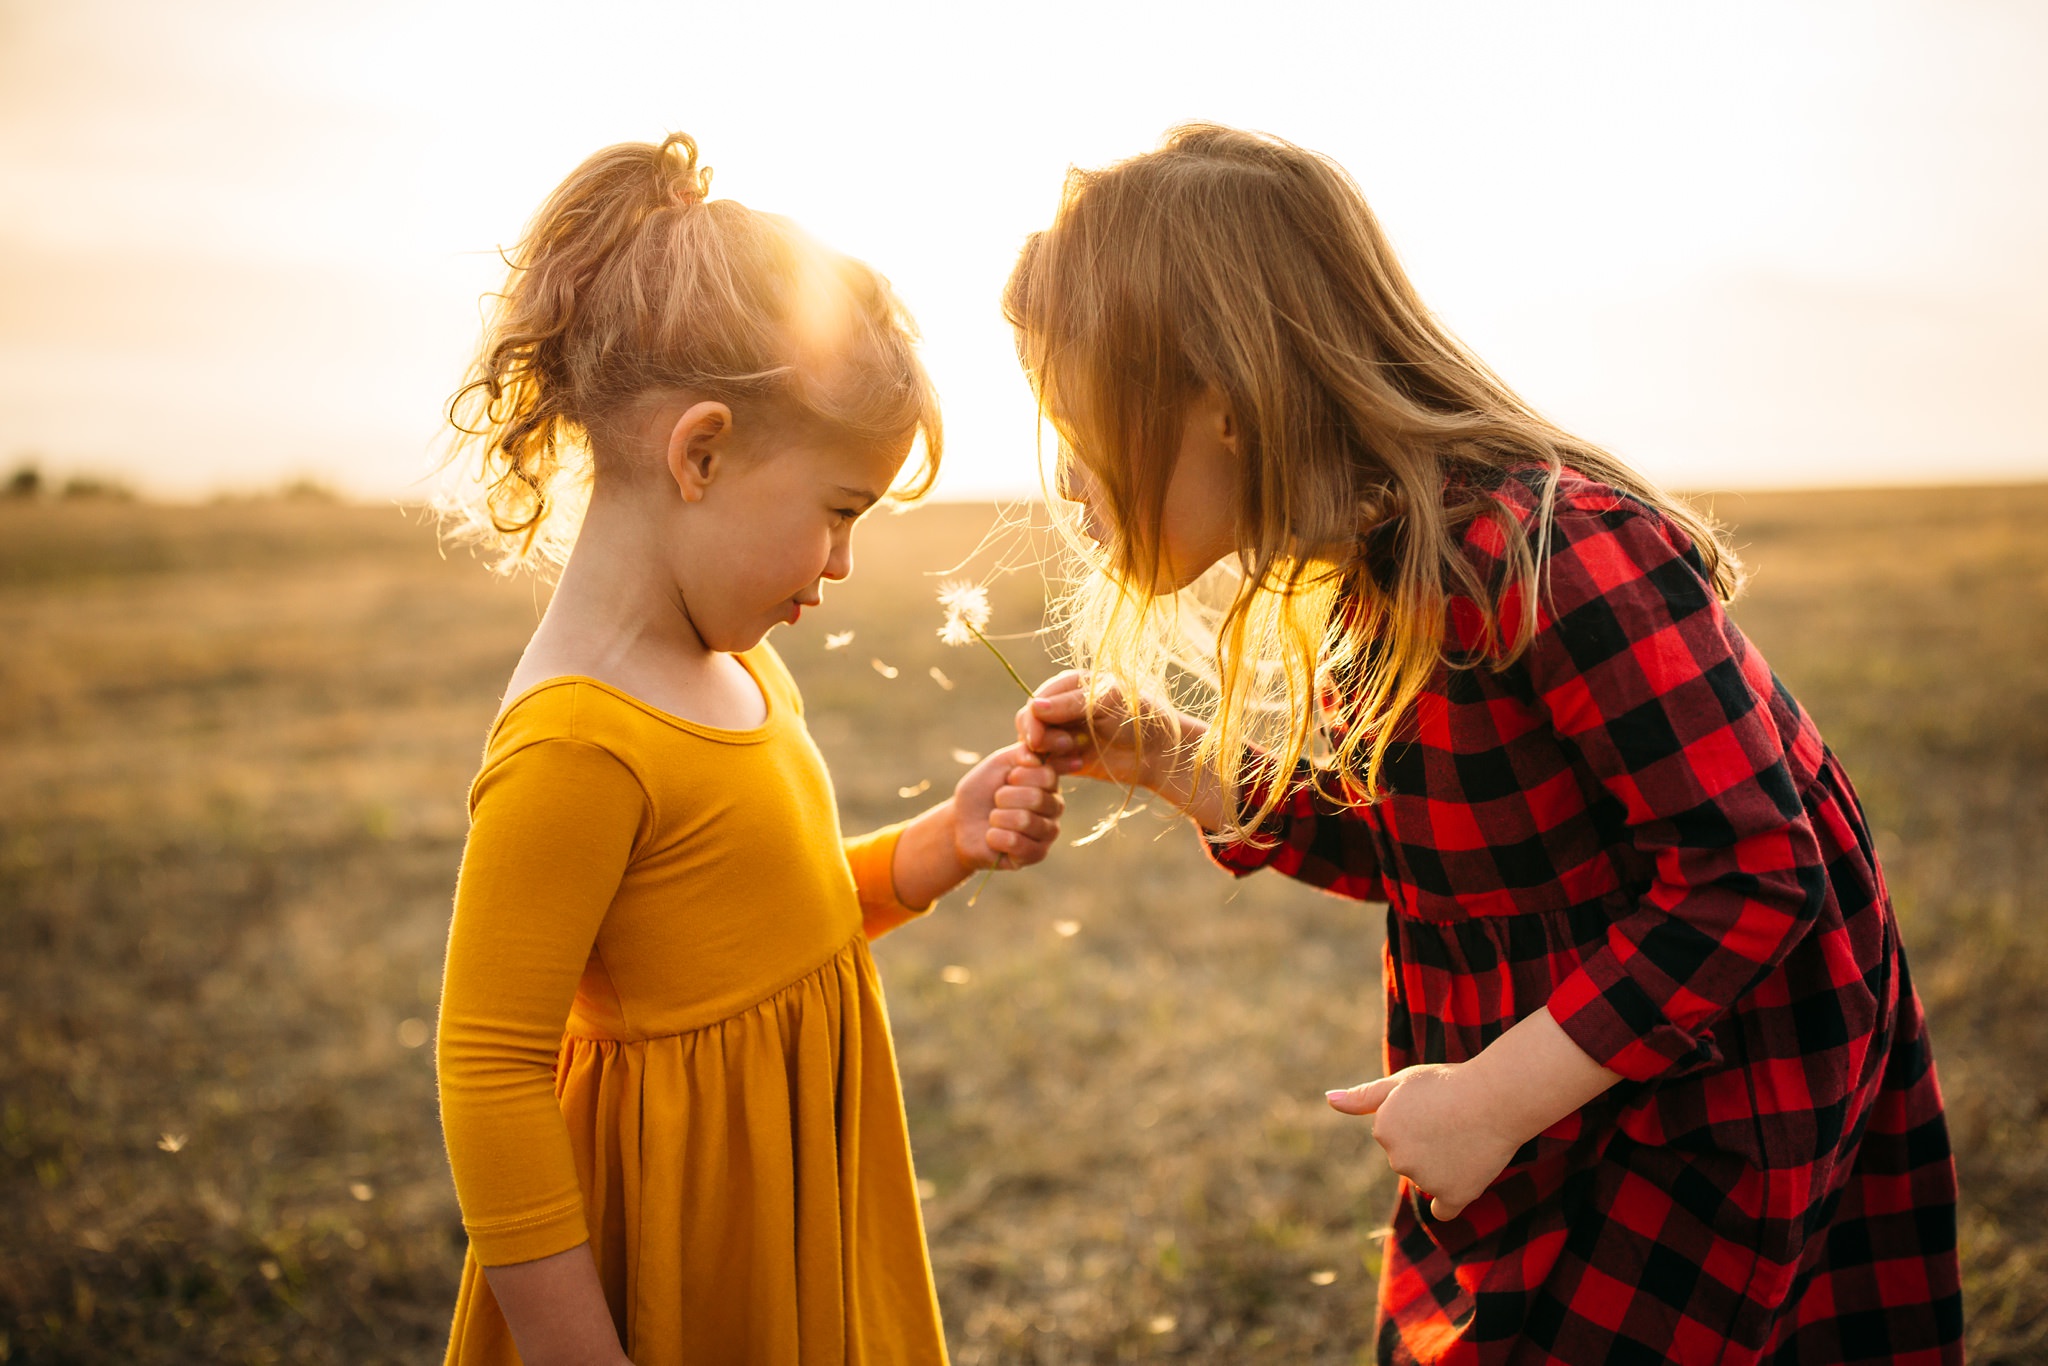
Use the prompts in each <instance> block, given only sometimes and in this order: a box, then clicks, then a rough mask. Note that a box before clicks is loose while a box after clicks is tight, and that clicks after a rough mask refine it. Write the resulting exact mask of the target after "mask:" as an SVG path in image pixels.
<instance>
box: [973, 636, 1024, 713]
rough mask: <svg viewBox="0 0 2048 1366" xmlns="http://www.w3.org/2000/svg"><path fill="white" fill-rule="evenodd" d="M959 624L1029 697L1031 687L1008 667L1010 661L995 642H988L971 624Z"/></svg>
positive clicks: (1014, 670)
mask: <svg viewBox="0 0 2048 1366" xmlns="http://www.w3.org/2000/svg"><path fill="white" fill-rule="evenodd" d="M960 624H961V625H962V626H965V627H966V628H967V629H968V630H969V631H971V632H973V633H974V638H975V639H976V640H978V641H980V642H981V643H982V644H984V645H986V646H988V652H989V653H990V654H992V655H994V656H995V657H996V663H998V664H1000V665H1002V666H1003V672H1004V673H1007V674H1008V675H1009V676H1010V679H1011V681H1012V682H1014V683H1015V684H1016V685H1017V686H1018V688H1020V689H1021V690H1022V691H1023V693H1024V695H1025V696H1026V697H1029V696H1031V685H1030V684H1029V683H1026V682H1025V681H1024V680H1023V678H1022V677H1021V676H1020V675H1019V674H1018V673H1017V671H1016V669H1014V668H1012V667H1011V666H1010V661H1009V660H1008V659H1006V658H1004V657H1003V652H1002V651H1001V650H998V649H997V648H996V645H995V642H994V641H992V640H990V639H989V638H988V637H987V636H985V635H983V634H982V633H981V628H980V627H978V626H976V625H975V624H974V623H973V622H971V621H962V622H961V623H960Z"/></svg>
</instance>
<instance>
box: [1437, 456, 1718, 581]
mask: <svg viewBox="0 0 2048 1366" xmlns="http://www.w3.org/2000/svg"><path fill="white" fill-rule="evenodd" d="M1550 480H1551V470H1550V467H1549V466H1547V465H1540V464H1528V465H1518V466H1515V467H1513V468H1510V469H1508V470H1506V471H1504V472H1503V473H1502V475H1501V477H1500V478H1499V480H1498V482H1496V483H1493V484H1491V485H1490V486H1489V487H1487V489H1486V491H1485V492H1486V496H1487V503H1488V510H1491V511H1494V512H1495V513H1496V515H1493V516H1486V515H1481V516H1475V517H1473V518H1472V519H1471V520H1470V521H1469V522H1468V523H1467V524H1466V526H1465V528H1464V532H1463V535H1462V541H1463V548H1464V550H1465V553H1466V554H1467V555H1468V556H1471V557H1473V558H1475V559H1479V560H1483V561H1497V560H1499V559H1501V558H1502V557H1503V556H1504V555H1505V554H1506V551H1507V547H1508V532H1507V527H1506V525H1505V524H1504V521H1503V517H1504V518H1505V519H1506V522H1509V523H1512V524H1513V525H1514V526H1516V527H1518V528H1519V529H1520V530H1521V532H1522V533H1523V534H1524V535H1525V536H1528V537H1530V538H1531V539H1532V541H1533V540H1538V539H1540V540H1542V541H1543V542H1544V543H1545V545H1546V547H1547V549H1548V552H1549V558H1550V559H1551V560H1552V561H1556V560H1557V559H1558V558H1559V557H1560V556H1561V555H1563V554H1565V552H1568V551H1571V550H1573V549H1574V548H1580V547H1582V548H1584V549H1585V550H1587V551H1591V552H1592V553H1594V554H1596V555H1599V554H1601V553H1602V552H1603V551H1605V552H1614V551H1623V550H1624V549H1625V548H1626V547H1628V546H1629V545H1631V544H1632V543H1638V542H1640V544H1638V545H1634V552H1635V554H1637V555H1638V556H1640V555H1641V554H1642V553H1643V552H1644V551H1645V550H1649V551H1650V552H1651V553H1652V554H1653V556H1654V557H1655V558H1657V559H1660V560H1661V559H1663V558H1666V557H1668V556H1670V555H1673V554H1683V553H1684V552H1685V550H1686V549H1688V548H1690V546H1691V538H1690V537H1689V536H1687V535H1686V533H1685V532H1684V531H1683V529H1681V528H1679V527H1676V526H1674V525H1673V524H1672V523H1671V521H1670V519H1669V518H1667V517H1666V516H1664V514H1663V513H1661V512H1660V511H1658V510H1657V509H1656V508H1654V507H1652V506H1651V505H1649V504H1648V503H1645V502H1642V501H1641V500H1640V499H1638V498H1636V497H1634V496H1633V495H1631V494H1629V493H1627V492H1625V491H1623V490H1621V489H1618V488H1616V487H1614V485H1612V484H1608V483H1605V482H1603V481H1601V480H1599V479H1595V478H1592V477H1590V476H1588V475H1585V474H1581V473H1580V472H1579V471H1577V470H1575V469H1573V468H1571V467H1570V466H1569V465H1567V466H1565V467H1564V468H1562V469H1560V470H1558V471H1557V473H1556V481H1557V482H1556V487H1555V490H1554V491H1552V492H1551V494H1550V500H1549V508H1548V514H1547V520H1548V523H1549V525H1548V528H1547V530H1548V533H1549V534H1548V535H1547V536H1543V535H1542V534H1541V533H1542V532H1543V531H1544V530H1545V527H1544V526H1543V522H1544V520H1545V516H1546V514H1545V507H1544V494H1545V490H1546V487H1547V486H1548V485H1549V483H1550ZM1617 538H1618V539H1617Z"/></svg>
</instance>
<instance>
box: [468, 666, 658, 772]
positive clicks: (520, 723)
mask: <svg viewBox="0 0 2048 1366" xmlns="http://www.w3.org/2000/svg"><path fill="white" fill-rule="evenodd" d="M628 703H629V699H627V698H626V697H625V696H624V695H623V694H621V693H620V692H619V691H618V690H617V689H616V688H612V687H610V686H608V685H606V684H604V683H600V682H598V681H597V680H596V679H593V678H586V677H583V676H581V675H573V674H565V675H562V676H560V677H557V678H549V679H545V680H543V681H541V682H539V683H536V684H534V685H533V686H532V687H530V688H527V689H525V690H524V691H522V692H520V693H519V694H518V695H516V696H514V697H513V698H511V699H510V700H508V701H507V702H506V703H505V706H504V709H503V710H502V711H500V712H499V713H498V718H497V720H496V721H494V722H493V723H492V724H491V730H490V734H489V735H488V736H487V737H486V739H485V741H484V759H485V762H486V763H494V762H497V761H500V760H502V759H505V758H508V757H510V756H511V755H513V754H516V753H517V752H519V751H520V750H523V749H528V748H531V747H532V746H534V745H538V744H545V743H547V742H548V741H552V740H563V741H572V742H577V743H581V744H586V745H592V746H595V747H596V748H599V749H604V750H611V751H618V752H619V753H618V756H617V757H619V758H621V759H622V760H623V758H624V757H625V754H624V752H623V751H627V750H630V749H631V748H632V746H631V744H630V740H629V733H630V726H629V725H628V724H627V721H628V718H627V717H626V716H624V715H622V714H621V713H622V712H626V711H628V710H629V707H628Z"/></svg>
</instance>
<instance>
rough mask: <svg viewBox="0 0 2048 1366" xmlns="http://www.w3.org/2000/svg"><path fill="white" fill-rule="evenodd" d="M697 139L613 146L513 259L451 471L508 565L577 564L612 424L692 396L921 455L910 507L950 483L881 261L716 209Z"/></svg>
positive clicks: (760, 218)
mask: <svg viewBox="0 0 2048 1366" xmlns="http://www.w3.org/2000/svg"><path fill="white" fill-rule="evenodd" d="M710 186H711V172H710V169H709V168H708V167H705V166H702V165H700V164H699V161H698V155H697V144H696V142H695V141H694V140H693V139H691V138H690V137H689V136H688V135H687V134H683V133H671V134H670V135H669V136H668V137H667V138H665V139H664V140H663V141H661V142H660V143H643V142H628V143H620V144H618V145H616V146H613V147H607V148H605V149H604V150H603V151H601V152H598V153H597V154H595V155H594V156H592V157H590V158H589V159H588V160H586V161H585V162H584V163H583V164H582V165H580V166H578V167H577V168H576V169H575V170H574V171H573V172H571V173H570V175H569V177H568V179H566V180H564V181H563V182H562V183H561V185H560V186H558V187H557V188H556V189H555V191H554V193H553V194H551V195H549V196H548V198H547V201H546V202H545V203H543V204H542V205H541V207H540V211H539V212H538V213H536V214H535V215H534V217H533V221H532V222H531V223H529V224H528V225H527V227H526V230H525V232H524V233H523V234H522V235H521V237H520V239H519V243H518V245H517V246H516V247H514V248H513V249H512V250H511V251H510V252H509V253H506V264H507V266H508V267H509V272H508V275H507V278H506V282H505V286H504V289H503V290H502V291H500V292H499V293H498V294H496V295H495V296H491V297H492V298H493V299H494V300H495V306H494V307H493V309H492V311H491V314H490V317H489V319H488V321H487V323H486V325H485V328H484V334H483V339H482V341H481V343H480V344H479V346H478V350H477V356H476V360H475V362H474V363H473V364H472V365H471V367H470V372H469V375H468V377H467V381H466V382H465V383H464V384H463V386H462V387H461V388H460V389H458V390H457V391H456V392H455V394H454V396H453V397H452V398H451V399H450V400H449V402H448V420H449V422H450V423H451V425H453V427H454V428H455V430H456V432H457V433H458V435H457V438H456V440H455V442H454V444H453V447H452V449H451V450H450V452H449V455H448V459H447V462H446V463H447V464H449V465H458V464H461V463H464V462H466V461H470V460H473V461H474V462H475V464H476V471H475V472H476V474H477V476H478V488H477V489H476V490H475V491H473V492H472V493H471V495H470V496H468V497H467V498H460V499H455V500H452V501H451V502H450V503H449V504H447V505H445V506H444V509H443V510H444V512H446V513H448V514H450V516H451V519H452V520H453V521H454V522H455V523H456V524H457V530H458V532H460V533H467V534H469V535H471V536H473V537H475V538H476V539H478V540H480V541H482V542H484V543H485V544H487V545H489V546H491V547H493V548H494V549H496V550H497V551H499V552H500V559H499V565H500V567H501V568H508V569H509V568H514V567H519V566H529V567H541V568H553V567H558V566H559V565H560V564H562V563H563V562H564V561H565V560H566V559H567V556H568V551H569V549H570V547H571V545H572V544H573V542H574V539H575V533H576V527H577V525H578V523H579V522H580V515H579V513H578V506H579V503H580V500H581V499H583V498H584V497H586V496H587V494H588V489H589V482H590V480H591V479H592V477H594V475H595V474H596V472H597V470H598V469H599V468H600V467H601V466H602V465H603V464H604V463H605V462H606V461H607V460H608V459H609V458H610V455H609V451H610V448H611V447H612V446H613V445H614V444H615V443H614V441H613V439H612V438H613V429H614V424H615V422H616V419H617V418H618V417H619V416H620V415H621V414H622V412H623V411H624V410H625V409H626V408H627V405H629V404H631V403H633V402H635V401H636V400H639V399H642V398H644V397H646V396H648V395H651V394H658V393H664V392H678V393H685V394H688V395H691V396H692V397H695V398H700V399H702V398H710V399H718V400H721V401H724V402H726V403H729V404H731V405H732V406H733V407H734V409H735V411H749V410H751V411H757V412H761V413H763V414H772V415H775V416H778V417H796V418H799V419H803V420H808V421H810V422H813V423H817V424H822V425H823V426H824V427H825V428H827V429H828V430H830V431H832V432H833V433H835V434H836V435H838V436H840V437H842V438H844V439H847V440H850V441H854V442H859V443H862V444H870V443H874V444H889V445H893V446H898V447H900V446H903V445H908V444H911V443H912V442H915V443H916V445H917V446H919V447H920V448H921V451H922V455H921V458H920V459H919V460H918V461H917V462H916V463H915V464H914V465H913V466H912V467H911V470H910V472H909V475H908V476H907V478H905V479H902V480H899V482H898V486H897V488H896V490H895V491H894V497H896V498H897V499H898V500H899V501H914V500H915V499H917V498H920V497H922V496H923V495H924V494H925V493H926V492H928V491H929V490H930V488H931V485H932V482H933V480H934V479H936V477H937V475H938V468H939V457H940V454H941V449H942V437H941V428H940V421H939V406H938V397H937V394H936V392H935V391H934V389H933V387H932V383H931V379H930V377H929V376H928V375H927V374H926V373H925V369H924V365H923V363H922V361H921V360H920V359H919V357H918V354H917V345H916V343H917V331H916V326H915V324H914V323H913V322H912V320H911V318H910V315H909V313H908V312H907V311H906V310H905V309H904V307H903V305H902V303H901V302H900V301H899V300H898V299H897V298H896V295H895V293H894V292H893V291H892V290H891V289H890V287H889V282H888V281H887V280H886V279H885V278H884V277H883V276H882V275H881V274H879V273H878V272H877V271H875V270H874V269H873V268H872V267H870V266H868V265H866V264H864V263H862V262H860V261H856V260H854V259H852V258H851V257H848V256H844V255H842V254H840V253H838V252H835V251H832V250H830V249H829V248H827V247H824V246H822V245H821V244H819V243H818V242H817V241H816V240H814V239H813V238H811V237H810V236H809V235H808V234H806V233H805V232H804V231H803V230H802V229H800V228H798V227H797V226H796V224H794V223H793V222H791V221H790V220H788V219H786V218H783V217H780V216H778V215H775V214H768V213H761V212H759V211H757V210H754V209H750V208H748V207H746V206H745V205H743V204H740V203H738V202H736V201H734V200H730V199H711V198H709V197H708V195H709V191H710Z"/></svg>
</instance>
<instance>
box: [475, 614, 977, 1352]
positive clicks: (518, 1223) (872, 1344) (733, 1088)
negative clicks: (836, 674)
mask: <svg viewBox="0 0 2048 1366" xmlns="http://www.w3.org/2000/svg"><path fill="white" fill-rule="evenodd" d="M742 662H744V663H745V664H746V665H747V666H748V668H749V670H750V671H751V672H752V673H753V674H754V676H755V678H756V680H757V681H758V682H759V683H760V684H761V688H762V692H763V695H764V697H765V698H766V700H767V702H768V717H767V719H766V721H764V722H763V724H762V725H761V726H759V727H757V728H755V729H753V730H749V731H728V730H718V729H715V728H710V727H703V726H698V725H695V724H693V723H691V722H688V721H685V720H683V719H681V718H678V717H673V716H669V715H667V714H666V713H663V712H660V711H657V710H655V709H653V708H651V707H648V706H647V705H646V704H644V703H641V702H639V701H637V700H636V699H633V698H631V697H629V696H628V695H626V694H624V693H621V692H619V691H617V690H616V689H613V688H610V687H608V686H607V685H604V684H602V683H599V682H597V681H595V680H592V679H584V678H573V679H557V680H552V681H550V682H549V683H545V684H542V685H540V686H539V687H537V688H535V689H532V690H529V691H528V692H527V693H525V694H523V695H522V696H521V697H519V698H518V699H515V700H514V702H513V703H512V704H511V705H509V706H508V707H507V708H506V710H505V712H504V713H503V714H502V715H501V717H500V719H499V721H498V724H497V725H496V726H495V727H494V728H493V730H492V733H491V737H490V740H489V742H488V743H487V746H486V750H485V757H484V763H483V767H482V770H481V772H480V773H479V775H478V778H477V781H476V784H475V785H474V786H473V787H472V789H471V796H470V808H471V830H470V839H469V843H468V846H467V848H466V849H465V852H464V855H463V869H462V876H461V880H460V882H459V884H458V888H457V894H456V909H455V917H454V923H453V926H452V928H451V931H450V938H449V954H448V968H447V976H446V982H445V985H444V989H443V997H442V1013H441V1025H440V1038H439V1048H438V1053H439V1061H440V1069H441V1089H442V1123H443V1129H444V1132H445V1135H446V1138H447V1142H448V1152H449V1159H450V1165H451V1167H452V1168H453V1171H454V1175H455V1182H456V1190H457V1194H458V1196H459V1198H460V1200H461V1204H462V1211H463V1222H464V1225H465V1227H466V1228H467V1230H468V1232H469V1236H470V1248H469V1253H468V1256H467V1260H466V1263H465V1266H464V1269H463V1278H462V1289H461V1293H460V1297H459V1299H458V1301H457V1304H456V1310H455V1321H454V1326H453V1329H452V1332H451V1335H450V1341H449V1346H448V1357H447V1359H448V1361H449V1362H450V1363H456V1364H458V1366H486V1364H487V1363H512V1362H517V1361H518V1360H519V1357H518V1352H517V1350H516V1348H515V1347H514V1345H513V1343H512V1340H511V1335H510V1333H509V1331H508V1329H507V1328H506V1326H505V1320H504V1318H503V1316H502V1315H501V1314H500V1312H499V1310H498V1306H497V1303H496V1301H495V1300H494V1298H493V1296H492V1292H491V1288H490V1285H489V1282H488V1281H487V1280H486V1279H485V1277H484V1274H483V1269H484V1268H485V1267H486V1266H495V1265H503V1264H509V1263H515V1262H523V1261H529V1260H533V1259H535V1258H538V1257H545V1256H549V1255H552V1254H554V1253H557V1252H562V1251H566V1250H568V1249H571V1248H574V1247H576V1246H577V1245H578V1244H580V1243H582V1242H584V1241H586V1240H587V1241H588V1242H589V1244H590V1249H591V1252H592V1255H593V1256H594V1257H595V1259H596V1262H597V1267H598V1274H599V1279H600V1281H601V1283H602V1284H603V1286H604V1290H605V1294H606V1296H607V1298H608V1300H609V1302H610V1307H611V1312H612V1318H613V1322H614V1323H615V1324H616V1325H617V1327H618V1330H619V1334H620V1340H621V1342H622V1343H623V1344H624V1346H625V1348H626V1352H627V1355H628V1356H629V1357H631V1358H632V1360H633V1361H634V1362H635V1363H636V1366H681V1363H690V1364H691V1366H699V1364H700V1363H702V1364H705V1366H724V1364H725V1363H732V1364H733V1366H741V1364H742V1363H744V1364H746V1366H755V1364H756V1363H758V1364H760V1366H770V1364H773V1366H782V1364H783V1363H788V1364H789V1366H798V1364H799V1363H801V1364H802V1366H811V1364H812V1363H817V1364H818V1366H824V1363H885V1362H886V1363H897V1362H902V1363H923V1362H943V1361H944V1360H945V1343H944V1337H943V1334H942V1332H941V1330H940V1326H939V1315H938V1305H937V1299H936V1296H935V1295H934V1293H933V1287H932V1277H931V1269H930V1264H929V1260H928V1258H927V1255H926V1252H925V1242H924V1228H923V1223H922V1219H921V1217H920V1214H919V1210H918V1197H917V1182H916V1177H915V1174H914V1172H913V1170H912V1166H911V1160H910V1145H909V1138H908V1133H907V1130H906V1127H905V1123H904V1115H903V1102H902V1095H901V1090H900V1087H899V1086H898V1083H897V1077H896V1064H895V1055H894V1051H893V1048H892V1045H891V1042H890V1038H889V1025H888V1019H887V1016H886V1013H885V1010H884V1005H883V999H882V992H881V987H880V983H879V980H878V978H877V976H876V973H875V967H874V962H873V959H872V958H871V957H870V956H869V953H868V941H869V940H870V939H871V938H872V937H874V936H875V935H878V934H880V933H882V932H884V931H886V930H887V929H890V928H893V927H894V926H895V925H897V924H900V923H902V922H903V921H905V920H908V919H910V918H911V917H913V916H914V915H917V914H919V912H918V911H915V910H913V909H911V908H909V907H906V906H904V905H902V904H901V903H900V902H899V901H898V900H897V898H896V896H895V893H894V889H893V885H892V883H891V880H890V876H889V868H890V860H891V857H892V855H893V852H894V845H895V836H896V833H897V832H896V831H895V830H894V829H893V828H892V829H889V830H884V831H880V832H877V833H876V834H875V835H872V836H869V837H866V838H863V839H855V840H848V841H843V842H842V840H841V839H840V837H839V832H838V822H837V815H836V811H835V807H834V803H833V800H832V792H831V787H830V783H829V781H828V779H827V778H826V775H825V770H824V766H823V763H822V761H821V760H820V758H819V756H818V754H817V752H816V749H815V748H814V747H813V746H812V745H811V743H810V740H809V737H808V734H807V733H806V732H805V730H804V728H803V725H802V719H801V704H800V700H799V699H798V697H797V695H796V690H795V688H794V685H793V684H792V683H791V682H790V680H789V678H788V675H787V673H786V672H785V671H784V670H783V669H782V666H781V663H780V661H779V660H777V659H776V658H775V657H774V655H773V653H772V652H771V651H769V650H768V649H767V648H766V647H765V646H763V647H761V648H759V649H757V650H755V651H752V652H750V653H749V654H748V655H746V656H743V657H742Z"/></svg>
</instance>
